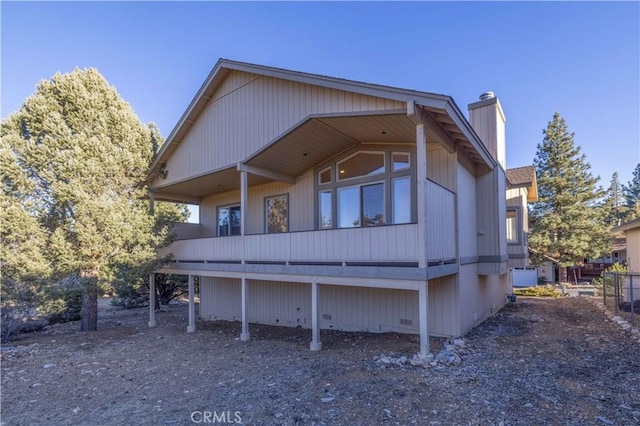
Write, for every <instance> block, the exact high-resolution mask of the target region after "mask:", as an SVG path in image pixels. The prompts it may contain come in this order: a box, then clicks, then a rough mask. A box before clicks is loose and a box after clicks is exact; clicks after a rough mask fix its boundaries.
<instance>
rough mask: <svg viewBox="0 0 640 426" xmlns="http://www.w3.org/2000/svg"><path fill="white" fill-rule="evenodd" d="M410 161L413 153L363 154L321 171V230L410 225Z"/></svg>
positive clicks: (319, 203)
mask: <svg viewBox="0 0 640 426" xmlns="http://www.w3.org/2000/svg"><path fill="white" fill-rule="evenodd" d="M410 158H411V157H410V154H409V152H395V151H393V152H391V151H384V150H380V151H359V152H356V153H354V154H351V155H350V156H348V157H346V158H344V159H342V160H338V161H337V162H336V163H334V164H333V165H330V166H327V167H325V168H323V169H321V170H319V171H317V183H318V228H319V229H328V228H332V227H334V226H336V225H337V227H339V228H353V227H360V226H379V225H384V224H386V223H394V224H400V223H410V222H411V218H412V206H411V166H410ZM331 170H335V180H334V179H331V174H330V172H331ZM334 197H335V198H334ZM334 199H335V202H334ZM334 223H335V224H336V225H334Z"/></svg>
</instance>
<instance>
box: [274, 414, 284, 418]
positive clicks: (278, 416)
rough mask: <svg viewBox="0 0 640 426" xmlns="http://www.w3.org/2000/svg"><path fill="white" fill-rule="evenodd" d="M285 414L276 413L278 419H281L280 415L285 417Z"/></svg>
mask: <svg viewBox="0 0 640 426" xmlns="http://www.w3.org/2000/svg"><path fill="white" fill-rule="evenodd" d="M283 416H284V414H282V413H276V419H279V418H280V417H283Z"/></svg>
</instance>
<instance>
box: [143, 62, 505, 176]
mask: <svg viewBox="0 0 640 426" xmlns="http://www.w3.org/2000/svg"><path fill="white" fill-rule="evenodd" d="M231 71H242V72H247V73H253V74H257V75H261V76H267V77H273V78H279V79H284V80H290V81H295V82H299V83H304V84H311V85H316V86H320V87H325V88H331V89H336V90H343V91H348V92H353V93H359V94H365V95H370V96H377V97H381V98H386V99H391V100H396V101H401V102H406V103H407V110H408V113H409V110H411V113H413V108H414V107H415V105H419V106H421V107H423V108H425V109H427V110H428V111H430V112H433V113H436V114H443V115H446V116H448V117H449V119H450V120H451V121H452V122H453V123H454V126H452V127H451V128H447V129H443V130H444V131H446V132H454V133H455V134H456V136H457V140H458V141H459V143H462V144H463V145H465V148H466V150H467V152H470V154H471V155H473V157H474V158H475V161H477V162H478V163H480V164H484V165H486V166H487V167H488V168H489V169H493V168H494V167H495V166H496V165H497V163H496V162H495V160H494V159H493V157H492V155H491V154H490V153H489V151H488V149H487V148H486V146H485V145H484V144H483V143H482V142H481V140H480V138H479V137H478V135H477V134H476V132H475V131H474V130H473V128H472V127H471V124H470V123H469V122H468V121H467V119H466V118H465V116H464V114H463V113H462V112H461V111H460V109H459V108H458V106H457V105H456V104H455V102H454V101H453V99H452V98H451V97H450V96H446V95H439V94H435V93H428V92H420V91H416V90H408V89H401V88H396V87H389V86H382V85H378V84H370V83H363V82H359V81H352V80H345V79H341V78H335V77H327V76H323V75H317V74H309V73H303V72H298V71H291V70H286V69H281V68H273V67H267V66H263V65H255V64H249V63H244V62H237V61H231V60H228V59H220V60H219V61H218V62H217V63H216V65H215V66H214V68H213V70H212V71H211V73H210V74H209V76H208V77H207V79H206V80H205V81H204V83H203V84H202V86H201V87H200V89H199V90H198V92H197V93H196V95H195V97H194V98H193V100H192V101H191V103H190V104H189V106H188V107H187V109H186V111H185V112H184V113H183V115H182V117H181V118H180V120H179V121H178V123H177V124H176V126H175V128H174V129H173V130H172V131H171V133H170V134H169V136H168V137H167V139H166V141H165V143H164V144H163V145H162V147H161V148H160V151H159V152H158V154H157V155H156V156H155V158H154V159H153V162H152V163H151V167H150V171H149V176H152V175H154V174H155V173H157V172H158V170H159V169H160V168H161V164H162V163H163V162H164V161H166V159H167V158H168V157H169V156H170V155H171V153H172V152H173V151H174V150H175V149H176V147H177V146H178V145H179V144H180V142H181V141H182V139H183V138H184V137H185V135H186V134H187V133H188V131H189V129H190V128H191V126H192V125H193V124H194V123H195V121H196V119H197V117H198V116H199V115H200V113H201V112H202V111H203V110H204V108H205V107H206V105H207V103H208V102H209V101H210V100H211V97H212V95H213V93H214V92H215V90H216V88H217V87H218V86H219V85H220V84H221V83H222V81H223V80H224V79H225V77H226V76H227V75H228V74H229V72H231Z"/></svg>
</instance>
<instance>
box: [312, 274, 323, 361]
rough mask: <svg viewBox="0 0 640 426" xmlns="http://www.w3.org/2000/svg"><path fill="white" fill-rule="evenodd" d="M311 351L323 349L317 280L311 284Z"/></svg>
mask: <svg viewBox="0 0 640 426" xmlns="http://www.w3.org/2000/svg"><path fill="white" fill-rule="evenodd" d="M309 349H311V350H312V351H319V350H320V349H322V342H320V324H319V320H318V281H317V280H316V279H315V278H314V279H313V281H312V282H311V343H310V344H309Z"/></svg>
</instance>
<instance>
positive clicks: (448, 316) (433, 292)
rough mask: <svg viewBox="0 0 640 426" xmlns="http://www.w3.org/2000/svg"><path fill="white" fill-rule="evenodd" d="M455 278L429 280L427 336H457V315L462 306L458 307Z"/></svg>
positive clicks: (458, 331) (458, 329) (458, 328)
mask: <svg viewBox="0 0 640 426" xmlns="http://www.w3.org/2000/svg"><path fill="white" fill-rule="evenodd" d="M456 279H457V277H456V276H449V277H442V278H437V279H434V280H429V309H428V310H429V312H428V315H429V322H428V324H429V334H431V335H436V336H459V335H460V321H459V318H458V315H459V314H458V313H459V312H460V310H464V309H465V307H464V306H460V305H458V296H457V286H456Z"/></svg>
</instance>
